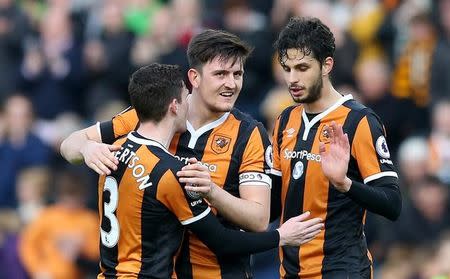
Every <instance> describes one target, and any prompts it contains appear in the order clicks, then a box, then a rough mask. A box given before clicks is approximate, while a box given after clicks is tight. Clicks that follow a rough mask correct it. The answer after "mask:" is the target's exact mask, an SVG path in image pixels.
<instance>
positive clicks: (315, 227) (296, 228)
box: [277, 211, 323, 246]
mask: <svg viewBox="0 0 450 279" xmlns="http://www.w3.org/2000/svg"><path fill="white" fill-rule="evenodd" d="M309 215H310V212H309V211H307V212H305V213H303V214H301V215H299V216H296V217H292V218H291V219H289V220H287V221H286V222H284V223H283V224H282V225H281V227H280V228H278V229H277V230H278V233H279V234H280V246H285V245H289V246H300V244H303V243H306V242H309V241H311V240H312V239H313V238H314V237H316V236H317V234H319V233H320V231H321V230H322V229H323V223H322V219H320V218H313V219H309V220H307V218H308V217H309ZM305 220H306V221H305Z"/></svg>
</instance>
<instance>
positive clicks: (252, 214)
mask: <svg viewBox="0 0 450 279" xmlns="http://www.w3.org/2000/svg"><path fill="white" fill-rule="evenodd" d="M189 162H190V164H189V165H187V166H185V167H183V169H182V171H179V172H178V173H177V176H179V177H180V182H182V183H187V184H188V185H206V186H202V187H195V186H186V190H189V191H194V192H198V193H200V194H202V195H203V196H204V197H205V198H206V199H207V200H208V201H209V202H210V203H211V205H212V206H213V207H215V208H216V209H217V210H218V211H219V212H220V214H221V215H222V216H224V217H225V218H226V219H227V220H229V221H231V222H233V223H234V224H236V225H238V226H240V227H241V228H243V229H247V230H250V231H265V230H266V229H267V226H268V224H269V215H270V189H269V186H261V185H241V186H240V189H239V191H240V195H241V198H237V197H235V196H233V195H231V194H230V193H228V192H227V191H225V190H224V189H222V188H221V187H219V186H217V185H216V184H215V183H213V182H210V183H206V182H205V181H210V179H211V177H210V175H209V172H208V171H207V169H206V168H205V167H204V166H202V165H201V164H197V160H196V159H195V158H192V159H190V160H189Z"/></svg>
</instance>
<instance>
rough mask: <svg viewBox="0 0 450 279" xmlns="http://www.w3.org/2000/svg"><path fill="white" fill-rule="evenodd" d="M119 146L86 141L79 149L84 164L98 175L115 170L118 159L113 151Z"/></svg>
mask: <svg viewBox="0 0 450 279" xmlns="http://www.w3.org/2000/svg"><path fill="white" fill-rule="evenodd" d="M120 148H121V147H120V146H118V145H109V144H104V143H98V142H95V141H91V140H90V141H88V142H87V143H86V145H84V146H83V148H82V149H81V150H80V152H81V154H82V155H83V158H84V162H85V163H86V165H87V166H88V167H89V168H91V169H93V170H94V171H95V172H96V173H98V174H100V175H108V174H111V170H116V169H117V165H118V164H119V160H117V158H116V157H114V154H113V152H114V151H119V150H120Z"/></svg>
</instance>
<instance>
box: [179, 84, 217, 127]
mask: <svg viewBox="0 0 450 279" xmlns="http://www.w3.org/2000/svg"><path fill="white" fill-rule="evenodd" d="M188 101H189V108H190V109H189V112H188V117H187V118H188V121H189V123H191V125H192V126H193V127H194V129H196V130H197V129H198V128H200V127H202V126H205V125H206V124H208V123H211V122H214V121H216V120H217V119H219V118H220V117H222V116H223V115H224V114H225V112H214V111H211V110H210V109H209V108H208V107H207V106H206V105H198V104H199V103H201V102H202V100H200V98H199V94H198V93H197V92H193V93H192V96H191V97H190V98H189V100H188Z"/></svg>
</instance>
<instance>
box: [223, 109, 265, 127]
mask: <svg viewBox="0 0 450 279" xmlns="http://www.w3.org/2000/svg"><path fill="white" fill-rule="evenodd" d="M230 114H231V115H232V116H233V117H234V118H235V119H236V120H238V121H239V122H240V126H241V127H243V128H245V130H247V131H248V132H251V131H253V130H254V129H255V128H258V129H259V130H260V131H261V132H266V130H265V128H264V125H263V124H262V123H261V122H259V121H258V120H256V119H255V118H253V116H251V115H250V114H248V113H245V112H242V111H240V110H239V109H237V108H233V109H232V110H231V111H230Z"/></svg>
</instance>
